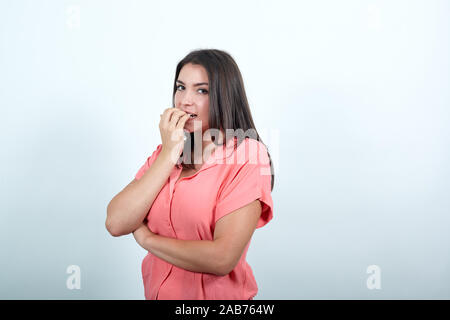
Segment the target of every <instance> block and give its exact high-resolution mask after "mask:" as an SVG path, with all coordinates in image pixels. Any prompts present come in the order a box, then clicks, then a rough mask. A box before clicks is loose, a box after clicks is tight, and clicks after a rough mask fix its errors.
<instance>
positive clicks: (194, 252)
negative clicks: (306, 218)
mask: <svg viewBox="0 0 450 320" xmlns="http://www.w3.org/2000/svg"><path fill="white" fill-rule="evenodd" d="M261 209H262V208H261V203H260V201H259V200H255V201H253V202H251V203H250V204H248V205H246V206H245V207H242V208H240V209H238V210H235V211H233V212H232V213H230V214H227V215H226V216H224V217H222V218H220V219H219V220H218V221H217V222H216V226H215V230H214V240H180V239H174V238H169V237H164V236H160V235H157V234H155V233H153V232H151V231H150V229H149V228H148V227H147V225H146V224H144V223H143V224H142V225H141V226H140V227H139V228H137V229H136V230H135V231H134V232H133V236H134V238H135V239H136V242H137V243H138V244H139V245H140V246H141V247H143V248H144V249H146V250H147V251H150V252H151V253H152V254H154V255H155V256H157V257H158V258H160V259H163V260H165V261H167V262H168V263H170V264H173V265H175V266H177V267H179V268H182V269H185V270H188V271H193V272H203V273H212V274H216V275H220V276H224V275H226V274H228V273H230V272H231V270H233V269H234V267H235V266H236V264H237V263H238V261H239V259H240V257H241V255H242V253H243V251H244V248H245V246H246V245H247V244H248V242H249V241H250V238H251V237H252V235H253V232H254V231H255V229H256V225H257V223H258V219H259V217H260V216H261Z"/></svg>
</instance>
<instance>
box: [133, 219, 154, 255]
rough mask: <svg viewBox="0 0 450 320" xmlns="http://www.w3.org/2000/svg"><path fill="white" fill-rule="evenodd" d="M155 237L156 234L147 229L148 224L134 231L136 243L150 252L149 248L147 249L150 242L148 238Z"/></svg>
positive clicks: (143, 224)
mask: <svg viewBox="0 0 450 320" xmlns="http://www.w3.org/2000/svg"><path fill="white" fill-rule="evenodd" d="M154 235H155V234H154V233H153V232H151V231H150V229H149V228H148V227H147V224H146V223H144V222H143V223H142V224H141V226H140V227H139V228H137V229H136V230H134V231H133V236H134V239H135V240H136V242H137V243H138V244H139V245H140V246H141V247H143V248H144V249H146V250H148V249H147V248H145V243H146V241H148V238H150V237H152V236H154Z"/></svg>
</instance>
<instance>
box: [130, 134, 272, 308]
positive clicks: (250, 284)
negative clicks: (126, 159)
mask: <svg viewBox="0 0 450 320" xmlns="http://www.w3.org/2000/svg"><path fill="white" fill-rule="evenodd" d="M230 141H231V140H230ZM231 142H233V141H231ZM236 143H237V139H236V138H234V144H236ZM161 148H162V144H160V145H158V146H157V148H156V150H155V151H154V152H153V153H152V155H151V156H150V157H148V158H147V160H146V161H145V163H144V164H143V165H142V167H141V168H140V169H139V171H138V172H137V174H136V176H135V178H136V179H137V180H138V179H140V178H141V177H142V176H143V174H144V173H145V171H147V170H148V168H149V167H150V166H151V165H152V163H153V162H154V161H155V159H156V158H157V157H158V155H159V154H160V152H161ZM205 157H206V158H207V159H205V161H204V163H203V165H202V167H201V168H200V170H198V171H197V172H195V173H194V174H193V175H191V176H188V177H183V178H181V179H180V180H178V181H177V179H178V177H179V176H180V173H181V170H182V168H177V167H176V166H174V168H173V170H172V172H171V174H170V176H169V178H168V179H167V182H166V184H165V185H164V186H163V187H162V189H161V191H160V192H159V194H158V196H157V197H156V199H155V201H154V202H153V204H152V207H151V208H150V210H149V212H148V215H147V220H148V226H149V228H150V230H152V232H154V233H157V234H159V235H161V236H166V237H171V238H176V239H183V240H213V239H214V226H215V224H216V222H217V221H218V220H219V219H220V218H222V217H223V216H225V215H227V214H229V213H232V212H233V211H235V210H237V209H239V208H242V207H244V206H245V205H247V204H249V203H251V202H252V201H254V200H256V199H259V200H260V201H261V206H262V213H261V217H260V219H259V221H258V224H257V227H256V228H261V227H262V226H264V225H266V224H267V223H268V222H269V221H270V220H271V219H272V216H273V202H272V197H271V172H270V163H269V157H268V154H267V149H266V147H265V146H264V145H263V144H262V143H261V142H259V141H257V140H254V139H250V138H245V139H244V140H243V141H242V142H241V144H240V145H239V146H238V147H237V149H234V145H233V143H229V145H228V146H227V147H225V146H221V147H217V148H216V149H215V150H214V151H213V152H212V153H211V155H210V156H209V157H208V156H205ZM250 242H251V241H249V243H248V244H247V246H246V247H245V249H244V252H243V254H242V256H241V258H240V260H239V262H238V263H237V265H236V267H235V268H234V269H233V270H232V271H231V272H230V273H229V274H227V275H225V276H218V275H214V274H210V273H201V272H192V271H188V270H185V269H182V268H179V267H177V266H175V265H172V264H170V263H168V262H166V261H165V260H162V259H160V258H158V257H157V256H155V255H153V254H152V253H151V252H148V254H147V255H146V256H145V258H144V259H143V261H142V278H143V282H144V290H145V298H146V299H149V300H204V299H206V300H231V299H232V300H236V299H238V300H248V299H252V298H253V297H254V296H255V295H256V293H257V292H258V286H257V284H256V281H255V277H254V276H253V272H252V269H251V267H250V265H249V264H248V263H247V261H246V255H247V251H248V247H249V245H250Z"/></svg>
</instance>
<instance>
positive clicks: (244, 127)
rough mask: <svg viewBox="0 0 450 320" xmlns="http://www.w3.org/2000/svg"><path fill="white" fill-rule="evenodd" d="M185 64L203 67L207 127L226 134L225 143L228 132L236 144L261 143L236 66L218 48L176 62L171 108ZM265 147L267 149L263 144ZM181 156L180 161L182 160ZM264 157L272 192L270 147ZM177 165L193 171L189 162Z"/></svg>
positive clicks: (192, 148)
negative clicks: (205, 83)
mask: <svg viewBox="0 0 450 320" xmlns="http://www.w3.org/2000/svg"><path fill="white" fill-rule="evenodd" d="M188 63H192V64H196V65H201V66H203V67H204V68H205V69H206V72H207V74H208V79H209V119H208V124H209V128H210V129H211V130H212V129H217V130H220V131H224V132H226V133H225V135H226V137H225V141H229V138H230V136H229V133H233V136H236V133H237V140H238V143H237V145H239V144H240V143H241V142H242V141H243V140H244V139H245V136H248V137H249V138H250V139H254V140H257V141H260V142H261V143H262V144H264V143H263V141H262V140H261V138H260V136H259V134H258V132H257V130H256V128H255V124H254V123H253V118H252V115H251V112H250V107H249V105H248V101H247V95H246V94H245V89H244V81H243V80H242V75H241V72H240V71H239V67H238V66H237V64H236V62H235V61H234V59H233V57H232V56H231V55H230V54H229V53H227V52H225V51H222V50H217V49H203V50H194V51H191V52H190V53H189V54H188V55H187V56H186V57H184V58H183V59H182V60H181V61H180V62H179V63H178V65H177V68H176V72H175V79H174V84H173V96H172V105H173V107H175V93H176V91H177V83H176V81H177V79H178V75H179V74H180V71H181V69H182V68H183V66H184V65H185V64H188ZM227 129H229V130H227ZM244 134H245V136H244ZM193 137H194V133H193V132H191V133H190V136H189V135H188V136H187V139H186V141H185V148H184V149H183V150H184V151H187V148H186V146H188V145H191V152H192V151H193V150H194V141H195V140H194V138H193ZM214 140H215V139H214V136H212V141H213V142H214V143H216V142H215V141H214ZM216 145H217V143H216ZM264 146H265V147H266V148H267V146H266V145H265V144H264ZM184 151H183V153H184ZM183 153H182V154H181V156H180V159H182V158H183ZM267 154H268V156H269V160H270V170H271V175H272V178H271V190H273V186H274V180H275V174H274V170H273V164H272V158H271V157H270V153H269V148H267ZM180 165H181V166H182V167H183V168H185V169H195V165H194V164H192V163H185V162H184V161H181V163H180Z"/></svg>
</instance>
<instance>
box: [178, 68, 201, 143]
mask: <svg viewBox="0 0 450 320" xmlns="http://www.w3.org/2000/svg"><path fill="white" fill-rule="evenodd" d="M176 85H177V90H176V92H175V98H174V101H175V107H176V108H178V109H180V110H183V111H184V112H187V113H193V114H196V115H197V116H196V117H195V118H193V119H191V118H190V119H188V120H187V121H186V123H185V125H184V129H185V130H187V131H189V132H193V131H194V129H195V130H196V131H199V130H200V129H201V132H202V134H203V132H205V130H207V129H208V128H209V126H208V119H209V82H208V74H207V72H206V70H205V68H204V67H203V66H201V65H196V64H192V63H187V64H185V65H184V66H183V68H181V70H180V74H179V75H178V79H177V81H176ZM194 122H195V128H194Z"/></svg>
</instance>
